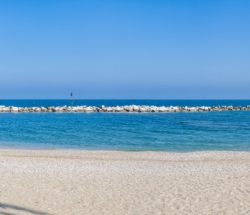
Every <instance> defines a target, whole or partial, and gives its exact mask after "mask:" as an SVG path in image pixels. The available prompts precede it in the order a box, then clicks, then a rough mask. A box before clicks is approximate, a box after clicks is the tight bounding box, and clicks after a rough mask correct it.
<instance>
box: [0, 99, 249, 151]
mask: <svg viewBox="0 0 250 215" xmlns="http://www.w3.org/2000/svg"><path fill="white" fill-rule="evenodd" d="M70 104H71V103H70V100H0V105H6V106H18V107H31V106H45V107H46V106H63V105H70ZM132 104H135V105H156V106H162V105H165V106H171V105H172V106H204V105H205V106H214V105H241V106H246V105H250V100H75V101H74V105H95V106H101V105H105V106H116V105H132ZM0 148H15V149H84V150H122V151H171V152H192V151H207V150H223V151H224V150H225V151H249V150H250V111H232V112H230V111H225V112H224V111H221V112H193V113H191V112H189V113H0Z"/></svg>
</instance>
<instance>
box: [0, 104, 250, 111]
mask: <svg viewBox="0 0 250 215" xmlns="http://www.w3.org/2000/svg"><path fill="white" fill-rule="evenodd" d="M208 111H209V112H214V111H250V105H247V106H232V105H229V106H153V105H124V106H105V105H101V106H85V105H83V106H50V107H16V106H4V105H2V106H0V112H208Z"/></svg>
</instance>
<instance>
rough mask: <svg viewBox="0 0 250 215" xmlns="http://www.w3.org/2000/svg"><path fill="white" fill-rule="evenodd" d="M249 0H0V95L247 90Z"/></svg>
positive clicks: (136, 95)
mask: <svg viewBox="0 0 250 215" xmlns="http://www.w3.org/2000/svg"><path fill="white" fill-rule="evenodd" d="M249 11H250V1H248V0H207V1H200V0H188V1H186V0H157V1H156V0H43V1H36V0H22V1H20V0H12V1H8V0H2V1H0V99H27V98H29V99H34V98H37V99H39V98H49V99H52V98H58V99H59V98H68V97H69V94H70V92H71V91H73V92H74V95H75V97H76V98H79V99H250V13H249Z"/></svg>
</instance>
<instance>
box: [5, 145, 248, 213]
mask: <svg viewBox="0 0 250 215" xmlns="http://www.w3.org/2000/svg"><path fill="white" fill-rule="evenodd" d="M0 214H1V215H14V214H18V215H19V214H33V215H34V214H37V215H42V214H43V215H48V214H58V215H64V214H65V215H81V214H93V215H96V214H98V215H100V214H107V215H113V214H114V215H123V214H124V215H132V214H133V215H146V214H148V215H152V214H182V215H185V214H199V215H202V214H206V215H208V214H211V215H215V214H232V215H241V214H242V215H247V214H250V153H248V152H195V153H165V152H116V151H80V150H75V151H74V150H37V151H36V150H4V149H2V150H0Z"/></svg>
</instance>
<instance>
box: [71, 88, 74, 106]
mask: <svg viewBox="0 0 250 215" xmlns="http://www.w3.org/2000/svg"><path fill="white" fill-rule="evenodd" d="M70 103H71V107H73V106H74V95H73V93H72V92H71V93H70Z"/></svg>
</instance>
